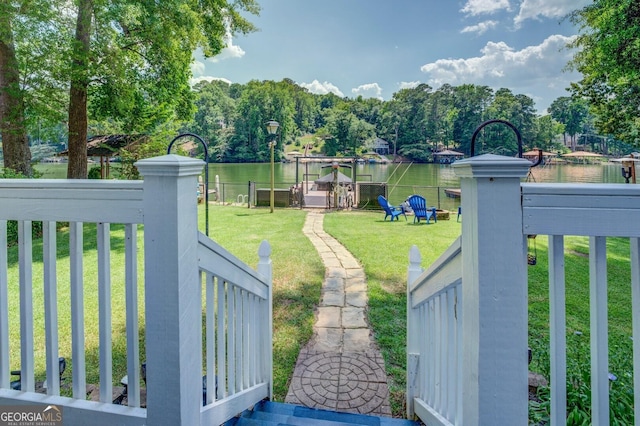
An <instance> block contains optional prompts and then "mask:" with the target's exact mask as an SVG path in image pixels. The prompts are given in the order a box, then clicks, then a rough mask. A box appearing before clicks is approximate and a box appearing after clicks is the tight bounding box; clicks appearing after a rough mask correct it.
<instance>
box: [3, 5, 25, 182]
mask: <svg viewBox="0 0 640 426" xmlns="http://www.w3.org/2000/svg"><path fill="white" fill-rule="evenodd" d="M0 27H2V30H0V134H1V135H2V150H3V154H4V167H5V168H8V169H12V170H14V171H16V172H20V173H22V174H24V175H25V176H31V175H32V169H31V151H30V150H29V140H28V139H27V129H26V127H25V122H24V99H23V96H22V90H21V89H20V72H19V69H18V60H17V58H16V52H15V49H14V45H13V36H12V32H11V31H12V30H11V18H10V17H9V15H8V14H1V15H0Z"/></svg>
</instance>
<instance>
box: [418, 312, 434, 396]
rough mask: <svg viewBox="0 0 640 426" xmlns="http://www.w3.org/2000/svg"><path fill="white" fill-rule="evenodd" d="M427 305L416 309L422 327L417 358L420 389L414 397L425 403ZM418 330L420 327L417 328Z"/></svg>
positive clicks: (426, 380) (427, 382)
mask: <svg viewBox="0 0 640 426" xmlns="http://www.w3.org/2000/svg"><path fill="white" fill-rule="evenodd" d="M427 306H428V304H427V303H423V304H422V305H420V306H419V307H418V309H419V311H420V314H419V318H420V322H419V324H420V325H422V326H423V330H424V331H423V332H422V333H421V334H422V339H420V343H419V348H420V351H419V354H420V356H419V358H418V374H419V381H420V387H419V389H418V393H417V394H416V395H415V396H416V397H417V398H420V399H424V400H425V401H426V400H427V398H428V391H427V389H428V387H429V364H428V363H427V354H428V349H429V336H430V335H431V325H430V324H429V320H428V316H427ZM418 329H420V327H418Z"/></svg>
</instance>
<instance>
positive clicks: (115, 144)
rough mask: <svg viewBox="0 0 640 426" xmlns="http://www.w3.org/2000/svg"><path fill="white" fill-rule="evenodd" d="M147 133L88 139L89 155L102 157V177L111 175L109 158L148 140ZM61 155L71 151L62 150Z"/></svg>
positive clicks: (66, 154) (101, 136)
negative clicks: (123, 149) (121, 150)
mask: <svg viewBox="0 0 640 426" xmlns="http://www.w3.org/2000/svg"><path fill="white" fill-rule="evenodd" d="M147 138H148V137H147V136H146V135H99V136H92V137H90V138H89V140H88V141H87V157H100V177H101V178H102V179H106V178H108V177H109V159H110V158H111V157H112V156H114V155H116V154H118V151H120V149H122V148H127V147H130V146H133V145H136V144H139V143H142V142H145V141H146V140H147ZM58 155H59V156H68V155H69V151H68V150H67V151H62V152H60V153H59V154H58Z"/></svg>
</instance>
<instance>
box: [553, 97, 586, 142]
mask: <svg viewBox="0 0 640 426" xmlns="http://www.w3.org/2000/svg"><path fill="white" fill-rule="evenodd" d="M548 110H549V113H550V114H551V116H552V117H553V118H554V120H556V121H557V122H559V123H562V124H564V132H563V136H564V143H565V145H567V136H569V137H570V139H569V141H570V143H571V149H573V150H575V149H576V135H577V134H578V133H580V132H582V130H583V128H584V125H585V123H587V122H588V121H589V107H588V105H587V102H586V101H585V100H584V99H581V98H577V97H568V96H562V97H560V98H558V99H556V100H555V101H553V102H552V103H551V105H550V106H549V109H548Z"/></svg>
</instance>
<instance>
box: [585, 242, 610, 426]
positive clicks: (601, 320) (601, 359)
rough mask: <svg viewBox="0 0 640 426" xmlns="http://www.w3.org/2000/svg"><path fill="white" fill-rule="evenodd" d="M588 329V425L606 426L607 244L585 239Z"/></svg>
mask: <svg viewBox="0 0 640 426" xmlns="http://www.w3.org/2000/svg"><path fill="white" fill-rule="evenodd" d="M589 287H590V296H589V299H590V300H589V304H590V311H591V316H590V324H591V325H590V327H591V413H592V418H591V423H592V424H593V425H596V426H607V425H608V424H609V376H608V374H609V371H608V369H609V360H608V347H609V342H608V340H609V339H608V319H607V240H606V237H590V238H589Z"/></svg>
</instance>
